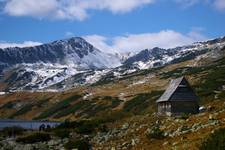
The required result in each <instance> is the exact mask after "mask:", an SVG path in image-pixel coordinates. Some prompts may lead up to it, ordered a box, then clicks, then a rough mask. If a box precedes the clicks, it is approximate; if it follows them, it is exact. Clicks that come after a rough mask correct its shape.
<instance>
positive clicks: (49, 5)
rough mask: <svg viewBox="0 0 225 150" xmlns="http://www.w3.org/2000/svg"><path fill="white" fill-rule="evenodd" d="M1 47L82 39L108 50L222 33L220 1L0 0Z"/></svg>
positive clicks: (223, 1) (224, 21)
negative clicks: (74, 37)
mask: <svg viewBox="0 0 225 150" xmlns="http://www.w3.org/2000/svg"><path fill="white" fill-rule="evenodd" d="M0 9H1V13H0V47H2V48H4V47H8V46H10V47H12V46H19V47H24V46H32V45H38V44H41V43H47V42H51V41H54V40H59V39H65V38H69V37H72V36H82V37H84V38H85V39H86V40H87V41H89V42H90V43H92V44H93V45H94V46H96V47H97V48H99V49H101V50H103V51H107V52H112V51H113V52H114V51H134V50H141V49H144V48H152V47H155V46H158V47H163V48H170V47H175V46H178V45H186V44H190V43H193V42H195V41H202V40H206V39H212V38H216V37H220V36H224V35H225V0H45V1H37V0H0Z"/></svg>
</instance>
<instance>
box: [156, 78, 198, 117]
mask: <svg viewBox="0 0 225 150" xmlns="http://www.w3.org/2000/svg"><path fill="white" fill-rule="evenodd" d="M156 103H157V106H158V113H159V114H161V115H169V116H171V115H181V114H190V113H191V114H194V113H198V112H199V104H198V97H197V96H196V94H195V93H194V91H193V89H192V88H191V86H190V84H189V83H188V81H187V80H186V78H185V77H180V78H177V79H174V80H172V81H171V82H170V85H169V86H168V88H167V89H166V91H165V92H164V94H163V95H162V96H161V97H160V98H159V99H158V100H157V101H156Z"/></svg>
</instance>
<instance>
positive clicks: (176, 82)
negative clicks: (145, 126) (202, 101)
mask: <svg viewBox="0 0 225 150" xmlns="http://www.w3.org/2000/svg"><path fill="white" fill-rule="evenodd" d="M178 87H187V88H188V89H189V92H186V93H185V92H183V93H180V94H179V93H177V94H174V93H175V92H176V90H177V89H178ZM175 100H176V101H181V100H187V101H193V100H198V97H197V96H196V95H195V93H194V91H193V90H192V89H191V87H190V85H189V83H188V81H187V80H186V78H185V77H180V78H177V79H173V80H172V81H171V82H170V85H169V87H168V88H167V89H166V91H165V92H164V93H163V95H162V96H161V97H160V98H159V99H158V100H157V101H156V102H157V103H158V102H165V101H175Z"/></svg>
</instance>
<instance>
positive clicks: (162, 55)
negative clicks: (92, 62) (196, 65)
mask: <svg viewBox="0 0 225 150" xmlns="http://www.w3.org/2000/svg"><path fill="white" fill-rule="evenodd" d="M223 46H225V37H222V38H218V39H214V40H210V41H206V42H198V43H194V44H192V45H187V46H182V47H176V48H171V49H162V48H158V47H155V48H153V49H145V50H142V51H140V52H139V53H137V54H136V55H133V56H131V57H129V58H128V59H127V60H125V61H124V63H123V64H124V65H126V66H130V67H131V66H132V67H136V68H139V69H149V68H153V67H158V66H163V65H165V64H168V63H175V62H179V61H184V60H188V59H193V58H196V57H197V56H200V55H202V54H205V53H207V52H209V51H211V50H213V49H220V48H222V47H223Z"/></svg>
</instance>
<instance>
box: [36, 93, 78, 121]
mask: <svg viewBox="0 0 225 150" xmlns="http://www.w3.org/2000/svg"><path fill="white" fill-rule="evenodd" d="M79 98H81V95H73V96H71V97H69V98H67V99H64V100H63V101H60V102H58V103H56V104H54V105H53V106H52V107H50V108H49V109H48V110H46V111H44V112H43V113H41V114H40V116H38V117H37V118H35V119H44V118H47V117H50V116H52V115H53V114H55V113H57V112H58V111H61V110H64V109H66V108H68V107H69V106H70V103H71V102H73V101H75V100H77V99H79Z"/></svg>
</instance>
